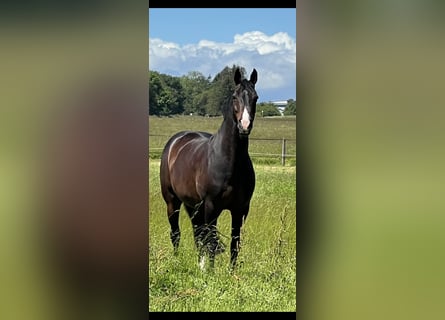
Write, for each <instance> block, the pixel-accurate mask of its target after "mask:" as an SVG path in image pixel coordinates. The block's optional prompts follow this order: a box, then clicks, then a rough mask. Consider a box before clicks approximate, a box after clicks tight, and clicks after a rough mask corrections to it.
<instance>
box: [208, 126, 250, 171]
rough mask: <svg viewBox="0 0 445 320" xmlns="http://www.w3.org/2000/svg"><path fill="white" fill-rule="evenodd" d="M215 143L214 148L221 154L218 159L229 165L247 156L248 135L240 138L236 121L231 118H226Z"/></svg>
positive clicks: (231, 165) (216, 135)
mask: <svg viewBox="0 0 445 320" xmlns="http://www.w3.org/2000/svg"><path fill="white" fill-rule="evenodd" d="M213 143H214V145H213V149H214V150H215V151H216V153H217V154H218V156H219V157H218V159H216V161H219V160H221V161H222V162H224V163H225V164H226V165H227V166H229V167H233V165H234V164H235V162H237V161H238V160H239V159H241V158H242V157H245V156H247V151H248V145H249V140H248V138H247V137H245V138H243V139H240V137H239V133H238V128H237V126H236V123H235V122H234V121H232V120H231V119H228V118H226V119H224V121H223V123H222V124H221V127H220V128H219V130H218V132H217V133H216V134H215V139H214V140H213Z"/></svg>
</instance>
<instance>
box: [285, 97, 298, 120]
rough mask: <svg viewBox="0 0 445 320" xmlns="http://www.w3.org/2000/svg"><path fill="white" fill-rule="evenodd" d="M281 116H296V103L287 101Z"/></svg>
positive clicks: (292, 100)
mask: <svg viewBox="0 0 445 320" xmlns="http://www.w3.org/2000/svg"><path fill="white" fill-rule="evenodd" d="M283 114H284V115H285V116H295V115H296V114H297V102H296V101H295V100H294V99H289V100H287V105H286V108H285V109H284V112H283Z"/></svg>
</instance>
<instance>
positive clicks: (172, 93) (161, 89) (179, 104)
mask: <svg viewBox="0 0 445 320" xmlns="http://www.w3.org/2000/svg"><path fill="white" fill-rule="evenodd" d="M148 97H149V100H148V102H149V109H148V110H149V114H151V115H159V116H166V115H171V114H180V113H183V111H184V106H183V100H184V96H183V93H182V86H181V83H180V81H179V78H178V77H173V76H169V75H166V74H161V73H158V72H156V71H149V83H148Z"/></svg>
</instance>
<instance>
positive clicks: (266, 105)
mask: <svg viewBox="0 0 445 320" xmlns="http://www.w3.org/2000/svg"><path fill="white" fill-rule="evenodd" d="M256 116H257V117H272V116H281V113H280V111H279V110H278V108H277V107H276V106H275V105H274V104H273V103H271V102H261V103H258V104H257V106H256Z"/></svg>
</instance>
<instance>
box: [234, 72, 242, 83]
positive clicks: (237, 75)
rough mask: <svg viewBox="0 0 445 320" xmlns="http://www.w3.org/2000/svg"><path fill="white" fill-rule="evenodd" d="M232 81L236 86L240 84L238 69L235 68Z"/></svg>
mask: <svg viewBox="0 0 445 320" xmlns="http://www.w3.org/2000/svg"><path fill="white" fill-rule="evenodd" d="M234 79H235V84H236V85H238V84H240V83H241V72H240V71H239V68H236V71H235V77H234Z"/></svg>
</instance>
